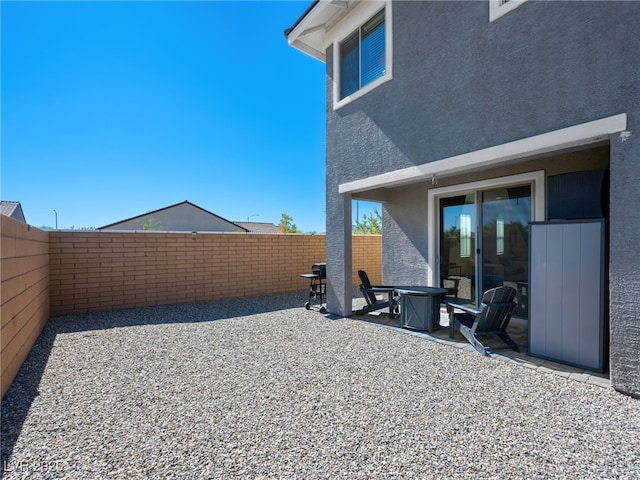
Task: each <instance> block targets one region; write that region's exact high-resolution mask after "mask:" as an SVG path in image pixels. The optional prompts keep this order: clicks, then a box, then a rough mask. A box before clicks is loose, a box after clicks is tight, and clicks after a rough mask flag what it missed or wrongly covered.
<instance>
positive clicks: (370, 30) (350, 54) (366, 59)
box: [340, 9, 386, 99]
mask: <svg viewBox="0 0 640 480" xmlns="http://www.w3.org/2000/svg"><path fill="white" fill-rule="evenodd" d="M384 21H385V11H384V9H383V10H381V11H380V12H378V13H377V14H376V15H375V16H374V17H373V18H372V19H370V20H369V21H368V22H366V23H365V24H364V25H362V26H361V27H360V28H358V30H356V31H355V32H354V33H353V34H351V35H350V36H349V37H347V39H346V40H344V41H343V42H341V43H340V99H343V98H345V97H348V96H349V95H351V94H352V93H354V92H356V91H358V90H360V89H361V88H362V87H364V86H366V85H368V84H370V83H371V82H373V81H374V80H376V79H377V78H379V77H381V76H383V75H384V74H385V72H386V69H385V63H386V62H385V28H384Z"/></svg>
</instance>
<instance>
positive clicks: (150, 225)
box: [138, 217, 162, 230]
mask: <svg viewBox="0 0 640 480" xmlns="http://www.w3.org/2000/svg"><path fill="white" fill-rule="evenodd" d="M138 230H162V224H161V223H160V222H159V221H158V220H156V219H155V218H153V217H147V218H145V219H144V220H141V221H140V223H139V224H138Z"/></svg>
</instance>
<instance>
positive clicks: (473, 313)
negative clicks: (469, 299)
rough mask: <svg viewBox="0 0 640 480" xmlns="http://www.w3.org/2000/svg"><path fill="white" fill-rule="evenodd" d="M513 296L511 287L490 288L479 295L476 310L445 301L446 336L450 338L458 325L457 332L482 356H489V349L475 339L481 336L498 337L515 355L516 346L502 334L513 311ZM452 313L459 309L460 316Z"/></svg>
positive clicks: (513, 291) (504, 332)
mask: <svg viewBox="0 0 640 480" xmlns="http://www.w3.org/2000/svg"><path fill="white" fill-rule="evenodd" d="M515 296H516V291H515V290H514V289H513V288H511V287H506V286H503V287H496V288H492V289H491V290H487V291H486V292H484V295H482V304H481V305H480V309H475V308H470V307H469V306H468V305H461V304H458V303H455V302H452V301H449V300H447V310H448V311H449V329H450V330H449V332H450V335H451V336H453V332H454V328H455V326H458V327H459V328H460V333H462V335H463V336H464V337H465V338H466V339H467V340H468V341H469V343H470V344H471V345H472V346H473V347H474V348H475V349H476V350H477V351H478V352H480V353H482V354H484V355H489V352H490V350H491V349H490V347H487V346H485V345H483V344H482V342H481V341H480V340H479V339H478V337H479V336H481V335H494V336H497V337H500V338H501V339H502V340H503V341H504V342H505V343H506V344H507V345H509V346H510V347H511V348H513V349H514V350H515V351H516V352H519V351H520V348H519V347H518V344H517V343H516V342H514V341H513V339H512V338H511V337H510V336H509V334H508V333H507V332H506V328H507V326H508V325H509V321H510V320H511V316H512V315H513V313H514V311H515V309H516V303H515V302H514V301H513V299H514V298H515ZM455 310H463V313H455Z"/></svg>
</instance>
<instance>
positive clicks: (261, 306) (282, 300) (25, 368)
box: [0, 291, 339, 478]
mask: <svg viewBox="0 0 640 480" xmlns="http://www.w3.org/2000/svg"><path fill="white" fill-rule="evenodd" d="M307 296H308V292H307V291H304V292H291V293H283V294H276V295H268V296H261V297H250V298H237V299H231V300H219V301H215V302H200V303H189V304H176V305H158V306H153V307H140V308H131V309H125V310H109V311H102V312H92V313H85V314H80V315H65V316H62V317H54V318H51V319H49V321H48V322H47V324H46V325H45V327H44V329H43V330H42V333H41V334H40V336H39V337H38V340H37V341H36V343H35V344H34V345H33V348H32V349H31V352H30V353H29V355H28V356H27V358H26V360H25V362H24V363H23V364H22V367H21V368H20V370H19V371H18V374H17V375H16V378H15V380H14V381H13V384H12V385H11V387H10V388H9V390H8V391H7V393H6V394H5V396H4V398H3V399H2V404H1V405H0V410H1V412H0V418H1V422H2V423H1V425H2V435H1V437H2V438H1V440H2V441H1V443H2V445H1V461H2V464H1V467H2V468H1V472H0V478H3V477H4V476H5V474H7V473H8V471H9V470H15V469H16V468H19V465H15V466H14V465H12V464H11V462H10V458H11V454H12V453H13V449H14V447H15V444H16V441H17V440H18V437H19V435H20V432H21V430H22V426H23V425H24V422H25V419H26V417H27V413H28V412H29V408H30V407H31V404H32V403H33V401H34V400H35V399H36V398H37V397H38V395H39V392H38V387H39V385H40V380H41V379H42V375H43V374H44V371H45V368H46V366H47V362H48V360H49V356H50V354H51V350H52V348H53V344H54V342H55V339H56V336H57V335H58V334H59V333H72V332H82V331H90V330H104V329H108V328H121V327H132V326H137V325H162V324H171V323H198V322H211V321H215V320H224V319H230V318H239V317H246V316H250V315H256V314H260V313H268V312H275V311H278V310H288V309H291V308H300V309H304V307H303V305H304V302H305V301H306V300H307ZM328 317H329V316H328ZM331 317H333V316H331ZM336 318H339V317H336Z"/></svg>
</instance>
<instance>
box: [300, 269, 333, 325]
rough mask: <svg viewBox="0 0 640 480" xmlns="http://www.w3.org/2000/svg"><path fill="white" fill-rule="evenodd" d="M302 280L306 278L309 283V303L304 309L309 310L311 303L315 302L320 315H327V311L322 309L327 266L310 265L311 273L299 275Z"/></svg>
mask: <svg viewBox="0 0 640 480" xmlns="http://www.w3.org/2000/svg"><path fill="white" fill-rule="evenodd" d="M300 276H301V277H302V278H307V279H309V281H310V282H311V284H310V285H309V301H308V302H307V303H305V304H304V308H306V309H307V310H311V307H312V306H314V305H312V302H313V301H314V300H315V303H316V305H315V307H317V308H318V311H319V312H320V313H327V309H326V308H325V307H324V305H322V304H323V302H324V294H325V289H326V284H325V281H324V280H325V278H327V264H326V263H314V264H313V265H311V273H303V274H302V275H300Z"/></svg>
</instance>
